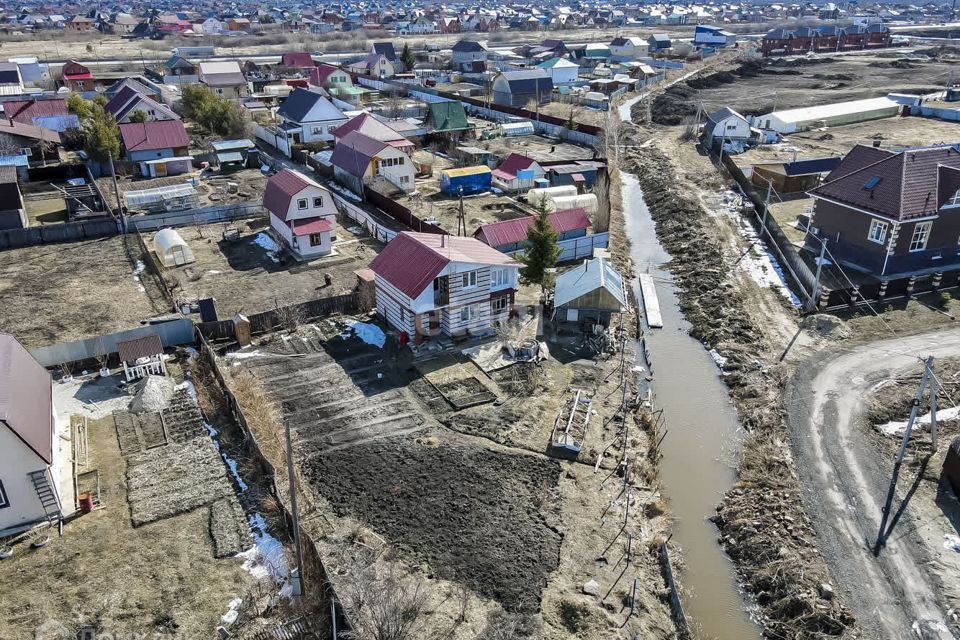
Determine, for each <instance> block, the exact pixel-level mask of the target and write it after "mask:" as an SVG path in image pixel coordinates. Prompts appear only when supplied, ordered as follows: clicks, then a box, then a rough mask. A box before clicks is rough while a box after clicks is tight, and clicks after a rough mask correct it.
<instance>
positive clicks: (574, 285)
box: [553, 258, 627, 309]
mask: <svg viewBox="0 0 960 640" xmlns="http://www.w3.org/2000/svg"><path fill="white" fill-rule="evenodd" d="M600 288H603V289H606V290H607V291H608V292H610V295H612V296H613V297H614V298H615V299H616V300H617V302H619V303H620V308H621V309H622V308H624V307H626V306H627V298H626V292H625V290H624V285H623V278H622V277H621V276H620V274H619V273H618V272H617V270H616V269H614V268H613V265H611V264H610V263H609V262H607V261H606V260H605V259H604V258H593V259H592V260H586V261H584V262H583V263H582V264H580V265H578V266H576V267H574V268H572V269H570V270H569V271H564V272H563V273H561V274H560V275H559V276H557V283H556V286H555V288H554V294H553V304H554V306H555V307H560V306H563V305H565V304H567V303H569V302H571V301H573V300H576V299H577V298H579V297H581V296H585V295H587V294H588V293H590V292H592V291H596V290H597V289H600Z"/></svg>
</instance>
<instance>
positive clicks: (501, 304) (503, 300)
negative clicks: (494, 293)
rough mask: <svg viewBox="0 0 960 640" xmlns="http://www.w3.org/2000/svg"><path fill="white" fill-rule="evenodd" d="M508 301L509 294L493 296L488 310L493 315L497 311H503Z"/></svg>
mask: <svg viewBox="0 0 960 640" xmlns="http://www.w3.org/2000/svg"><path fill="white" fill-rule="evenodd" d="M509 303H510V296H501V297H499V298H494V299H493V300H491V301H490V312H491V313H492V314H494V315H497V314H498V313H503V312H504V311H506V310H507V305H508V304H509Z"/></svg>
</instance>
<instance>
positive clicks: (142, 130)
mask: <svg viewBox="0 0 960 640" xmlns="http://www.w3.org/2000/svg"><path fill="white" fill-rule="evenodd" d="M119 129H120V141H121V143H122V145H123V150H124V156H125V157H126V159H127V160H129V161H130V162H136V163H139V169H140V174H141V175H143V176H146V177H151V178H157V177H162V176H175V175H179V174H182V173H186V172H188V171H190V169H191V164H192V160H193V158H191V157H190V152H189V147H190V138H189V137H188V136H187V130H186V129H185V128H184V127H183V122H181V121H180V120H153V121H149V122H128V123H125V124H121V125H119Z"/></svg>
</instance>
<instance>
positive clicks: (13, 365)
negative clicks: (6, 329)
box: [0, 333, 53, 464]
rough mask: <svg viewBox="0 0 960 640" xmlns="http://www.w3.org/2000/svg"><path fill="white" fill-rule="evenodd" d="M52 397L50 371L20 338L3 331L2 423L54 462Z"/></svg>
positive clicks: (0, 352) (0, 368) (0, 339)
mask: <svg viewBox="0 0 960 640" xmlns="http://www.w3.org/2000/svg"><path fill="white" fill-rule="evenodd" d="M52 398H53V389H52V387H51V385H50V374H49V373H47V370H46V369H44V368H43V365H41V364H40V363H39V362H37V361H36V360H35V359H34V357H33V356H32V355H30V352H29V351H27V349H26V347H24V346H23V345H22V344H20V343H19V342H18V341H17V339H16V338H14V337H13V336H12V335H10V334H9V333H0V423H6V425H7V426H8V427H9V428H10V429H11V431H13V433H14V435H16V436H17V437H18V438H19V439H20V440H22V441H23V443H24V444H25V445H27V446H28V447H30V449H31V450H32V451H33V452H34V453H36V454H37V455H38V456H39V457H40V458H42V459H43V461H44V462H46V463H47V464H52V463H53V401H52ZM0 428H3V427H0Z"/></svg>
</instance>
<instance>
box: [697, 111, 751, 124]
mask: <svg viewBox="0 0 960 640" xmlns="http://www.w3.org/2000/svg"><path fill="white" fill-rule="evenodd" d="M731 116H733V117H735V118H740V119H741V120H746V118H744V117H743V116H742V115H740V114H739V113H737V112H736V111H734V110H733V109H731V108H730V107H721V108H720V109H717V110H716V111H714V112H713V113H711V114H710V115H708V116H707V124H713V125H716V124H719V123H721V122H723V121H724V120H726V119H727V118H729V117H731Z"/></svg>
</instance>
